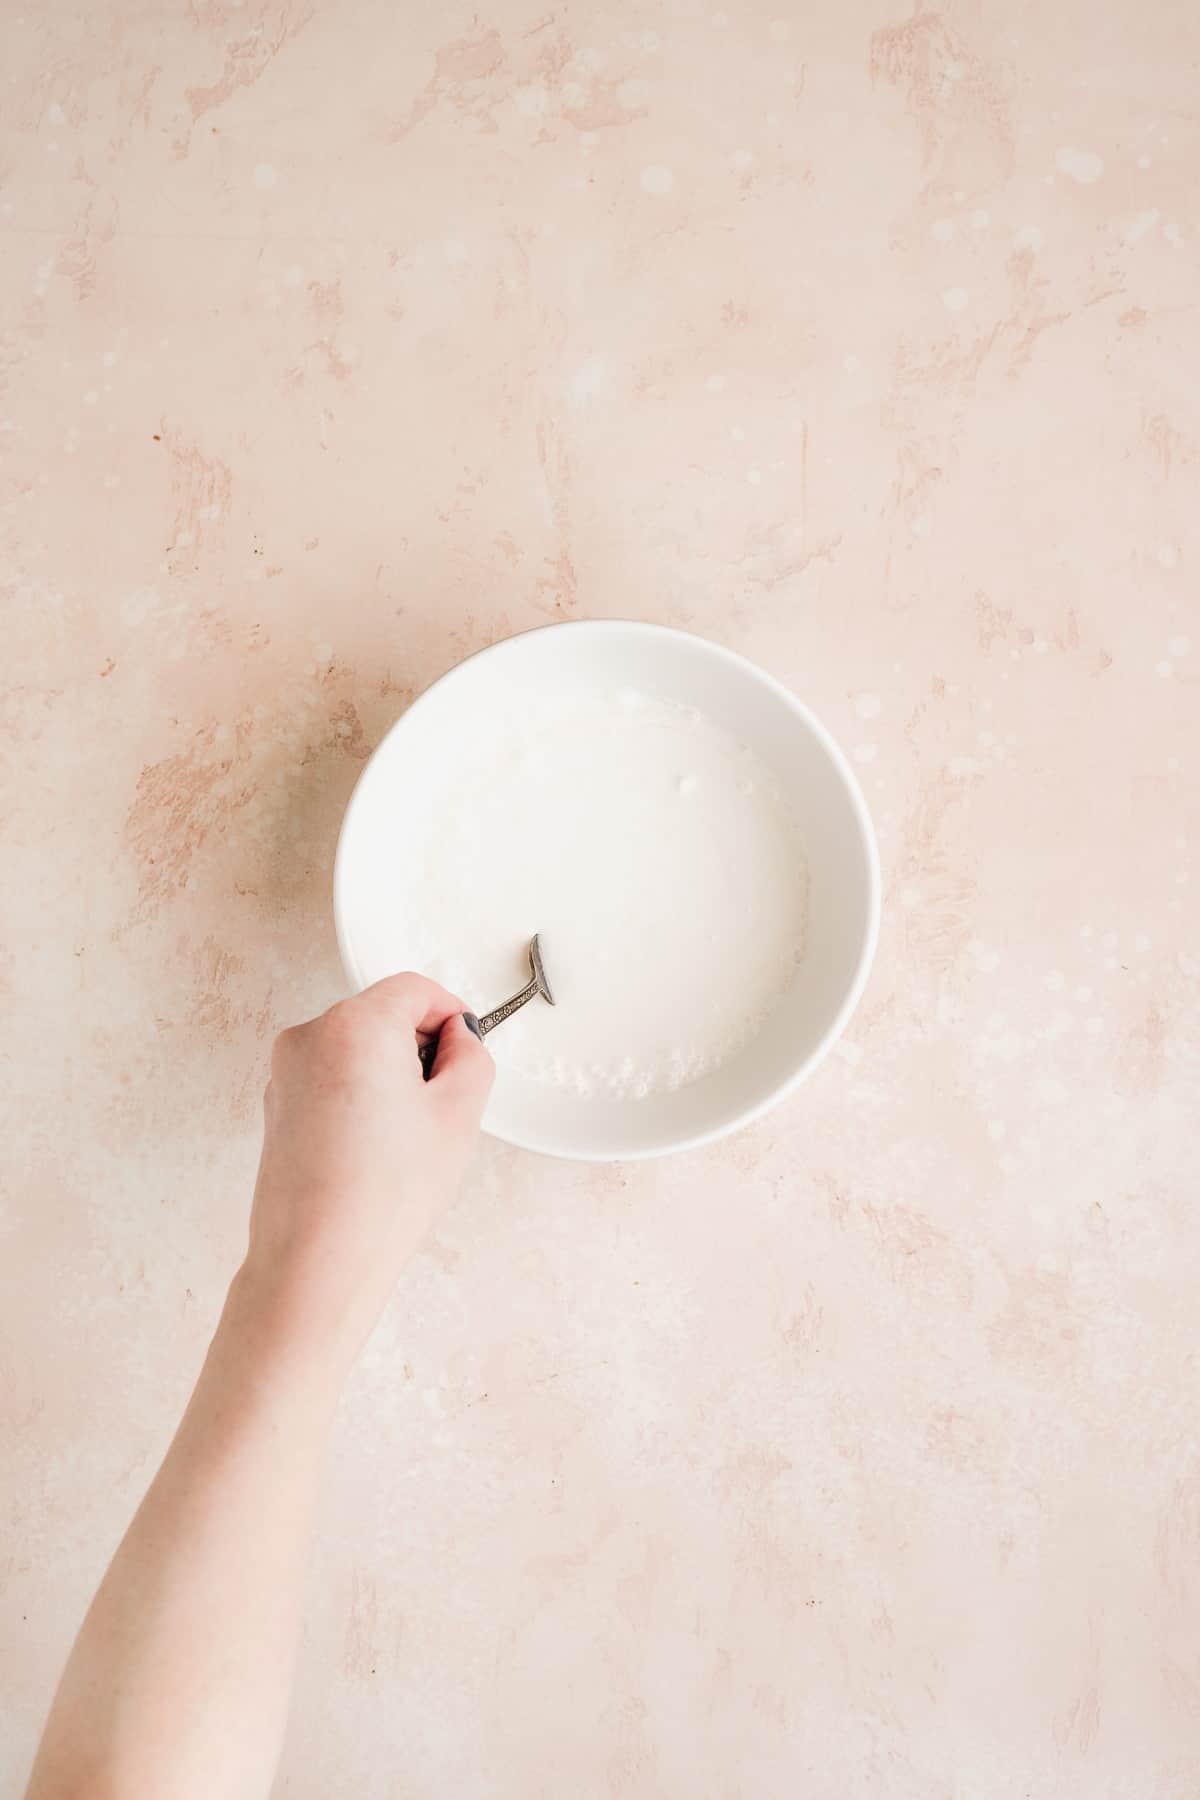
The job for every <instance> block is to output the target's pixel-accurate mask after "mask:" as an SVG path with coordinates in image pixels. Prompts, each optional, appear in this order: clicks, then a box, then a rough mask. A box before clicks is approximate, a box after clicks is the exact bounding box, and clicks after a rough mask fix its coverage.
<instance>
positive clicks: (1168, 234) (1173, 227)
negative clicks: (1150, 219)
mask: <svg viewBox="0 0 1200 1800" xmlns="http://www.w3.org/2000/svg"><path fill="white" fill-rule="evenodd" d="M1163 236H1164V237H1165V238H1166V240H1167V242H1168V244H1170V246H1171V248H1172V250H1182V249H1183V233H1182V231H1180V229H1179V227H1178V225H1177V224H1176V223H1175V221H1174V219H1168V220H1167V222H1166V224H1165V225H1164V226H1163Z"/></svg>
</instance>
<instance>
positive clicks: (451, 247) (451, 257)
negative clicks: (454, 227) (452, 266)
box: [442, 238, 469, 263]
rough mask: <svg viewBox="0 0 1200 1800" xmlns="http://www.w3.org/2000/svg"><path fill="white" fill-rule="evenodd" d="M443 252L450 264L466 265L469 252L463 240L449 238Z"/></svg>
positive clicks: (443, 246)
mask: <svg viewBox="0 0 1200 1800" xmlns="http://www.w3.org/2000/svg"><path fill="white" fill-rule="evenodd" d="M442 252H443V254H444V256H445V258H446V261H447V262H448V263H465V262H466V260H467V257H468V255H469V252H468V250H467V246H466V245H465V244H464V243H463V241H462V239H461V238H447V239H446V241H445V243H444V244H443V245H442Z"/></svg>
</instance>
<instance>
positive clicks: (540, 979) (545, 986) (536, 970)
mask: <svg viewBox="0 0 1200 1800" xmlns="http://www.w3.org/2000/svg"><path fill="white" fill-rule="evenodd" d="M529 967H530V970H531V972H532V974H533V979H534V980H535V981H536V982H537V985H538V993H539V994H540V995H541V996H542V999H543V1000H548V1001H549V1002H550V1004H551V1006H553V1005H554V995H553V994H552V993H551V992H550V983H549V982H548V981H547V980H546V970H545V967H544V965H543V963H542V946H541V944H540V943H539V942H538V934H537V933H536V932H534V934H533V937H532V938H531V939H530V941H529Z"/></svg>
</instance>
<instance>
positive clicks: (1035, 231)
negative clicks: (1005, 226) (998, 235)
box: [1012, 225, 1046, 256]
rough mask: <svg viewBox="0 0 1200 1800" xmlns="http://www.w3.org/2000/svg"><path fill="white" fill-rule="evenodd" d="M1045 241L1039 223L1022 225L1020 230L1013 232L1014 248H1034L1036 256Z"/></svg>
mask: <svg viewBox="0 0 1200 1800" xmlns="http://www.w3.org/2000/svg"><path fill="white" fill-rule="evenodd" d="M1045 241H1046V240H1045V238H1044V237H1043V236H1042V231H1041V228H1040V226H1037V225H1022V227H1021V229H1020V230H1019V231H1014V232H1013V241H1012V245H1013V249H1014V250H1032V251H1033V253H1034V255H1035V256H1036V255H1037V253H1038V251H1039V250H1040V249H1041V247H1042V245H1043V244H1044V243H1045Z"/></svg>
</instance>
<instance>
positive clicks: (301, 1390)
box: [214, 1259, 353, 1412]
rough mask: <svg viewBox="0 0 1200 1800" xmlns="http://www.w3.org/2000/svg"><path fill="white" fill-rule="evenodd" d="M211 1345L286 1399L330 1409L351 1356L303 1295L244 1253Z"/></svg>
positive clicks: (230, 1286) (312, 1406)
mask: <svg viewBox="0 0 1200 1800" xmlns="http://www.w3.org/2000/svg"><path fill="white" fill-rule="evenodd" d="M214 1350H217V1351H220V1352H223V1353H225V1357H226V1359H227V1360H228V1361H230V1362H231V1363H232V1364H234V1365H235V1366H236V1367H238V1368H239V1369H241V1370H242V1371H243V1372H246V1373H250V1374H252V1375H253V1376H254V1377H255V1378H256V1379H257V1380H258V1381H259V1382H261V1383H263V1384H265V1385H269V1387H270V1388H271V1391H272V1393H273V1394H274V1395H275V1396H276V1397H278V1398H279V1399H283V1400H286V1401H288V1402H289V1403H290V1404H294V1405H299V1406H303V1407H308V1408H311V1409H312V1410H314V1411H318V1412H321V1411H327V1412H332V1410H333V1408H334V1406H335V1405H336V1403H337V1398H338V1395H339V1393H340V1392H341V1387H342V1383H343V1381H344V1379H345V1376H346V1374H347V1372H348V1370H349V1366H350V1362H351V1361H352V1360H353V1359H352V1357H348V1356H346V1355H345V1353H344V1351H343V1350H342V1348H341V1346H340V1345H339V1344H338V1343H337V1342H336V1341H335V1340H334V1338H333V1337H332V1335H331V1334H330V1333H328V1332H327V1331H325V1330H324V1329H322V1326H321V1321H320V1320H319V1319H318V1318H316V1317H315V1316H314V1314H313V1311H312V1309H311V1308H310V1307H307V1306H306V1305H305V1303H304V1297H303V1295H301V1294H298V1293H296V1292H295V1291H294V1290H293V1289H291V1288H289V1287H287V1286H286V1285H285V1284H283V1283H281V1282H279V1281H276V1280H273V1279H271V1278H270V1277H269V1276H265V1275H264V1273H263V1272H262V1271H261V1270H259V1269H258V1268H256V1267H255V1266H254V1264H253V1263H252V1262H251V1261H250V1260H249V1259H248V1260H247V1261H246V1262H244V1263H243V1264H242V1266H241V1267H240V1268H239V1269H238V1271H237V1273H236V1274H235V1275H234V1277H233V1280H232V1281H231V1282H230V1284H229V1291H228V1294H227V1295H226V1299H225V1306H224V1308H223V1310H222V1313H221V1318H220V1322H219V1324H218V1326H217V1333H216V1338H215V1339H214Z"/></svg>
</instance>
